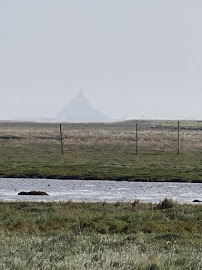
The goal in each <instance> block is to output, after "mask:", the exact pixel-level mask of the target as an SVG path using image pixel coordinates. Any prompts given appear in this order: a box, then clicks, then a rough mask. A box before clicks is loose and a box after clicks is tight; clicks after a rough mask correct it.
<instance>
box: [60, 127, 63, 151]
mask: <svg viewBox="0 0 202 270" xmlns="http://www.w3.org/2000/svg"><path fill="white" fill-rule="evenodd" d="M60 143H61V152H62V155H63V142H62V125H61V124H60Z"/></svg>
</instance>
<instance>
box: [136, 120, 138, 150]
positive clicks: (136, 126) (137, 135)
mask: <svg viewBox="0 0 202 270" xmlns="http://www.w3.org/2000/svg"><path fill="white" fill-rule="evenodd" d="M136 155H138V128H137V123H136Z"/></svg>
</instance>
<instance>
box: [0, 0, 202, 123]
mask: <svg viewBox="0 0 202 270" xmlns="http://www.w3.org/2000/svg"><path fill="white" fill-rule="evenodd" d="M201 14H202V2H201V1H199V0H192V1H190V0H178V1H174V0H171V1H161V0H154V1H150V0H143V1H137V0H126V1H121V0H111V1H106V0H103V1H92V0H87V1H82V0H78V1H69V0H67V1H66V0H60V1H54V0H44V1H33V0H30V1H26V0H19V1H15V0H10V1H1V2H0V99H1V106H0V120H2V119H55V118H56V117H57V116H58V115H60V112H61V110H62V109H63V108H65V106H66V108H68V110H69V108H70V107H71V102H72V100H74V99H75V98H76V97H77V96H78V95H79V92H80V89H81V90H82V93H83V96H84V97H85V98H86V99H87V100H88V102H89V107H90V108H91V109H92V111H94V112H95V111H96V112H97V113H99V115H105V116H106V118H107V119H110V120H117V119H131V118H143V119H145V118H147V119H150V118H159V119H200V120H201V119H202V107H201V100H202V77H201V74H202V54H201V48H202V36H201V34H200V32H201V26H202V16H201ZM89 107H88V108H89ZM68 110H67V111H68ZM92 111H89V112H88V113H90V112H92ZM64 115H66V117H67V119H66V120H68V117H70V116H69V115H70V112H69V111H68V112H67V113H66V114H64ZM72 119H73V118H72ZM70 120H71V119H70Z"/></svg>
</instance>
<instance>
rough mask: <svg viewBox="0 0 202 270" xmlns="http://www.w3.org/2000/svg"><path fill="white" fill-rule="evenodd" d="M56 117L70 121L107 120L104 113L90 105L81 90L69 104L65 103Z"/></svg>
mask: <svg viewBox="0 0 202 270" xmlns="http://www.w3.org/2000/svg"><path fill="white" fill-rule="evenodd" d="M57 118H58V119H59V120H63V121H70V122H101V121H105V120H107V117H106V115H104V114H103V113H101V112H99V111H98V110H96V109H94V108H92V107H91V106H90V102H89V100H88V99H87V98H86V97H85V96H84V95H83V93H82V91H81V90H80V91H79V94H78V95H77V96H76V97H75V98H73V99H72V100H71V102H70V104H67V105H65V106H64V107H63V108H62V110H61V111H60V113H59V114H58V116H57Z"/></svg>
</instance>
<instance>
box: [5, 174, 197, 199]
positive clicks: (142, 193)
mask: <svg viewBox="0 0 202 270" xmlns="http://www.w3.org/2000/svg"><path fill="white" fill-rule="evenodd" d="M31 190H41V191H45V192H47V193H48V194H49V195H50V196H19V195H18V192H20V191H31ZM166 197H167V198H172V199H173V200H176V201H178V202H181V203H185V202H186V203H191V202H192V200H194V199H198V200H202V183H162V182H161V183H156V182H146V183H145V182H125V181H121V182H118V181H98V180H53V179H11V178H7V179H4V178H1V179H0V200H1V201H45V202H47V201H69V200H72V201H91V202H94V201H106V202H116V201H120V202H121V201H125V202H128V201H130V202H131V201H134V200H136V199H139V200H140V201H142V202H159V201H161V200H163V199H164V198H166Z"/></svg>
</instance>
